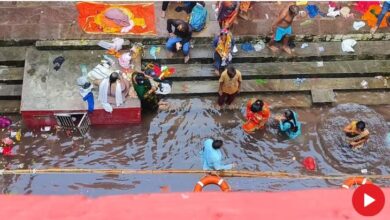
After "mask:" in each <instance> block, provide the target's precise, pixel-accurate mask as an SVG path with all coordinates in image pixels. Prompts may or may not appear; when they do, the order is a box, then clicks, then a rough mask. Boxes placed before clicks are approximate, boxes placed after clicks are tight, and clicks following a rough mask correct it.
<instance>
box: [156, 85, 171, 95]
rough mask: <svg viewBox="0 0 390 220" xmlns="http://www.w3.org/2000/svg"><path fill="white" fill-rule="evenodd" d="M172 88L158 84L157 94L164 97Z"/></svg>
mask: <svg viewBox="0 0 390 220" xmlns="http://www.w3.org/2000/svg"><path fill="white" fill-rule="evenodd" d="M171 91H172V87H171V85H169V84H168V83H160V84H159V85H158V87H157V91H156V93H157V94H161V95H166V94H169V93H171Z"/></svg>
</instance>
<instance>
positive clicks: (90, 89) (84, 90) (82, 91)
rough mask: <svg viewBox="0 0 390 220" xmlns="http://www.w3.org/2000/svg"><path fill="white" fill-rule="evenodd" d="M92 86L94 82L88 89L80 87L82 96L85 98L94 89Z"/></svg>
mask: <svg viewBox="0 0 390 220" xmlns="http://www.w3.org/2000/svg"><path fill="white" fill-rule="evenodd" d="M92 88H93V85H92V84H91V85H90V86H89V87H88V88H86V89H83V88H80V90H79V92H80V95H81V97H83V98H84V97H85V96H86V95H88V93H90V92H91V91H92Z"/></svg>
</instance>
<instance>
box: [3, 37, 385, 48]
mask: <svg viewBox="0 0 390 220" xmlns="http://www.w3.org/2000/svg"><path fill="white" fill-rule="evenodd" d="M213 38H214V36H208V37H194V38H193V43H194V44H207V43H210V42H212V40H213ZM294 38H295V41H296V42H338V41H342V40H344V39H354V40H357V41H389V40H390V33H375V34H373V35H372V34H346V35H342V34H336V35H295V36H294ZM111 39H112V38H109V37H107V39H102V40H107V41H110V40H111ZM125 39H126V40H125V44H124V46H125V47H126V46H128V45H129V43H130V42H141V43H143V44H145V45H155V44H165V42H166V40H167V37H166V36H158V37H153V36H152V37H135V38H125ZM265 39H266V36H264V35H240V36H235V40H236V42H237V43H242V42H248V41H256V40H265ZM99 41H100V40H84V39H74V40H37V41H31V40H30V41H0V46H7V45H13V46H25V45H27V44H34V43H35V46H36V47H37V48H38V49H42V50H43V49H45V50H46V49H73V48H77V49H80V48H82V49H95V48H100V47H99V46H97V43H98V42H99Z"/></svg>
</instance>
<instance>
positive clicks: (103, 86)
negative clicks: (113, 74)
mask: <svg viewBox="0 0 390 220" xmlns="http://www.w3.org/2000/svg"><path fill="white" fill-rule="evenodd" d="M109 89H110V82H109V79H108V78H105V79H103V81H102V82H101V83H100V85H99V96H98V100H99V101H100V102H101V104H102V105H103V108H104V110H106V108H105V107H104V106H105V105H107V104H108V102H107V96H108V95H107V93H108V90H109ZM115 103H116V106H117V107H118V106H120V105H121V104H122V103H123V99H122V87H121V84H120V82H116V89H115ZM108 105H109V104H108ZM106 111H107V110H106Z"/></svg>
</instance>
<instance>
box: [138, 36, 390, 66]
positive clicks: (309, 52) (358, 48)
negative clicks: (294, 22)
mask: <svg viewBox="0 0 390 220" xmlns="http://www.w3.org/2000/svg"><path fill="white" fill-rule="evenodd" d="M307 44H308V47H306V48H303V49H302V48H301V45H302V43H297V46H296V47H295V49H294V54H293V55H292V56H290V55H287V54H286V53H276V54H275V53H272V52H271V51H270V50H269V49H268V48H265V49H263V50H261V51H259V52H255V51H253V52H245V51H243V50H242V49H241V48H240V47H241V44H237V48H238V52H237V53H236V54H234V56H233V63H257V62H259V63H261V62H275V61H331V60H357V59H359V60H372V59H378V60H384V59H389V58H390V50H389V49H390V44H388V43H386V42H383V41H359V42H358V43H357V45H355V47H354V49H355V52H354V53H347V52H343V51H342V49H341V43H340V42H321V43H307ZM156 46H159V47H160V48H161V50H160V53H158V54H157V60H155V59H154V58H153V57H152V56H151V54H150V53H149V50H150V48H151V47H150V46H145V53H144V57H143V59H142V60H143V62H159V63H162V64H180V63H184V59H183V55H182V53H181V52H180V53H178V54H176V55H175V56H173V57H169V53H168V51H167V50H166V49H165V45H156ZM322 48H323V51H321V50H322ZM213 54H214V49H213V47H212V46H211V42H210V44H204V45H195V47H194V48H192V49H191V52H190V56H191V59H190V62H189V63H190V64H193V63H212V62H213Z"/></svg>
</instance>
